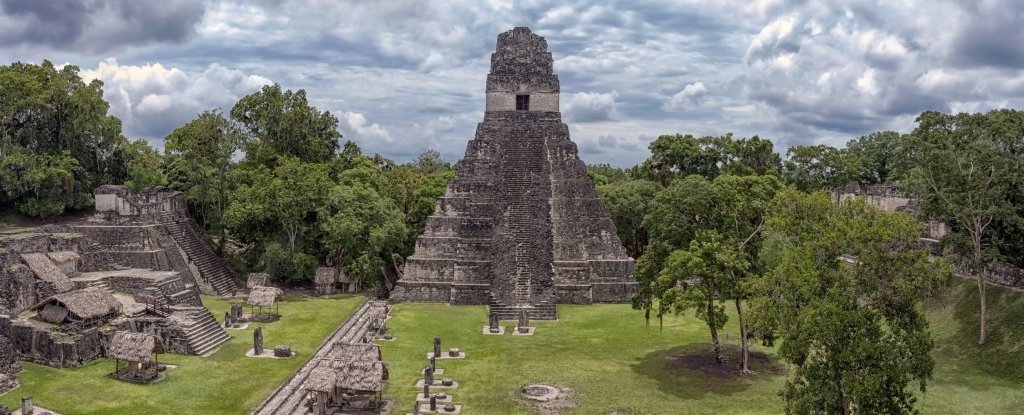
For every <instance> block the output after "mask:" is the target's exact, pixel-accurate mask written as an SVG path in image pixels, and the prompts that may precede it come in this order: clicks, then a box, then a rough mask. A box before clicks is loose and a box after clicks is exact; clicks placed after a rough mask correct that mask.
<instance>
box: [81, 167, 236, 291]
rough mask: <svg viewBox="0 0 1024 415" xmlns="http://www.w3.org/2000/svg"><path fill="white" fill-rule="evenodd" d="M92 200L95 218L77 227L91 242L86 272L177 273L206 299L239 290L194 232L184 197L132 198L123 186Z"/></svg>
mask: <svg viewBox="0 0 1024 415" xmlns="http://www.w3.org/2000/svg"><path fill="white" fill-rule="evenodd" d="M94 195H95V199H96V216H95V217H94V218H93V219H92V220H90V221H89V222H87V223H78V224H75V225H74V230H75V232H78V233H81V234H84V235H86V236H88V237H89V240H90V241H91V242H92V244H90V245H89V246H85V247H83V248H84V249H83V252H82V256H83V258H82V264H81V267H82V270H83V271H97V270H100V269H112V268H113V269H118V268H120V269H125V268H142V269H153V270H173V271H177V272H178V273H179V274H180V275H181V278H182V279H184V280H185V283H186V285H189V286H195V288H196V289H197V290H198V291H201V292H202V293H204V294H209V295H221V296H225V295H231V294H233V293H234V292H235V291H237V290H238V285H237V283H236V282H235V280H234V276H233V274H232V273H231V270H230V269H228V267H227V265H226V264H225V263H224V261H223V260H222V259H221V258H220V257H218V256H217V255H216V254H214V253H213V251H212V250H211V249H210V247H209V246H207V245H206V243H205V242H204V241H203V240H202V238H201V237H200V236H199V232H197V231H196V229H195V225H194V224H193V223H192V220H191V219H190V218H189V217H188V215H187V212H186V210H185V201H184V194H182V193H181V192H178V191H174V190H170V189H167V188H162V187H153V188H145V189H142V190H140V191H139V192H138V193H132V192H131V191H129V190H128V189H127V188H125V187H124V186H115V185H104V186H100V187H99V188H97V189H96V191H95V192H94Z"/></svg>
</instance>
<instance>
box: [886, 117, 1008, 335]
mask: <svg viewBox="0 0 1024 415" xmlns="http://www.w3.org/2000/svg"><path fill="white" fill-rule="evenodd" d="M1022 120H1024V115H1022V113H1021V112H1019V111H1013V110H997V111H993V112H990V113H988V114H966V113H961V114H956V115H946V114H941V113H938V112H925V113H922V114H921V116H919V117H918V118H917V122H918V126H917V128H916V129H914V131H913V132H912V133H910V134H909V135H908V136H907V137H906V138H905V139H904V140H903V146H902V150H901V151H902V153H903V155H904V157H906V160H907V163H908V165H909V166H910V172H909V178H908V184H909V185H910V186H911V189H913V191H914V193H915V194H917V195H918V196H919V197H920V200H921V207H922V209H923V211H924V213H925V215H926V216H928V217H930V218H933V219H935V220H939V221H953V222H954V223H955V226H956V228H958V229H960V230H961V232H962V233H954V234H951V235H948V237H947V238H945V239H946V240H947V241H950V242H952V243H950V244H948V245H949V246H951V248H952V250H953V251H954V252H955V253H956V254H958V255H959V256H960V257H961V258H963V259H964V260H966V261H967V264H968V265H969V268H970V270H971V272H972V273H973V274H974V275H975V277H976V278H977V280H978V293H979V296H980V303H981V310H980V317H979V320H980V322H979V327H980V336H979V339H978V343H979V344H985V342H986V340H987V333H988V329H987V313H988V301H987V298H986V293H985V291H986V286H987V283H986V281H985V272H984V270H985V268H986V267H987V266H988V264H989V263H991V261H992V259H993V258H994V257H996V256H997V255H998V252H995V250H994V249H991V246H990V245H989V238H990V236H991V233H992V225H993V223H995V222H997V221H1005V222H1008V223H1014V222H1019V221H1020V218H1019V217H1018V216H1017V215H1016V212H1015V210H1014V207H1013V206H1012V204H1011V203H1010V201H1009V200H1010V199H1009V197H1008V193H1009V191H1010V190H1011V189H1012V188H1013V186H1014V183H1019V182H1020V181H1021V174H1020V168H1021V167H1022V164H1021V154H1024V153H1022V152H1021V147H1022V143H1021V141H1020V139H1021V136H1022V134H1024V127H1022V125H1024V122H1022ZM959 235H964V236H966V241H963V242H962V243H956V242H957V240H958V239H960V240H962V239H963V238H958V236H959Z"/></svg>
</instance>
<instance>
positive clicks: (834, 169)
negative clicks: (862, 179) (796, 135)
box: [782, 144, 861, 192]
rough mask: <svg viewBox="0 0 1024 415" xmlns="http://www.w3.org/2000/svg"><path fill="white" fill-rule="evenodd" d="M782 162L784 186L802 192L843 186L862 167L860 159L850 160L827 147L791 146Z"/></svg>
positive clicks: (839, 152) (840, 151)
mask: <svg viewBox="0 0 1024 415" xmlns="http://www.w3.org/2000/svg"><path fill="white" fill-rule="evenodd" d="M786 154H787V155H788V156H789V158H788V159H787V160H786V161H785V162H783V173H782V174H783V177H784V178H785V179H786V183H788V184H790V185H793V186H795V187H796V188H797V189H800V190H803V191H805V192H814V191H818V190H821V189H835V188H837V187H841V186H845V185H846V184H847V183H849V182H850V181H851V180H853V179H854V178H855V177H856V174H857V172H858V171H860V170H861V168H860V167H859V165H858V162H859V160H857V159H854V158H851V157H849V155H848V154H846V152H845V151H844V150H843V149H839V148H835V147H832V146H826V145H823V144H819V145H814V146H793V147H790V148H789V151H788V152H787V153H786Z"/></svg>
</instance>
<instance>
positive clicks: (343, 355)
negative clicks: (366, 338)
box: [327, 342, 381, 362]
mask: <svg viewBox="0 0 1024 415" xmlns="http://www.w3.org/2000/svg"><path fill="white" fill-rule="evenodd" d="M327 356H328V357H329V358H331V359H335V360H362V361H369V362H376V361H379V360H381V354H380V346H378V345H376V344H372V343H358V344H357V343H344V342H337V343H334V345H333V346H332V347H331V350H330V351H329V352H328V353H327Z"/></svg>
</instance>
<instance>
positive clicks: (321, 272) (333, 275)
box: [313, 267, 338, 285]
mask: <svg viewBox="0 0 1024 415" xmlns="http://www.w3.org/2000/svg"><path fill="white" fill-rule="evenodd" d="M336 282H338V269H337V268H334V267H320V268H317V269H316V276H315V277H313V283H314V284H317V285H320V284H334V283H336Z"/></svg>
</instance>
